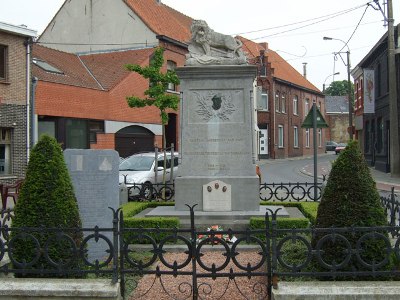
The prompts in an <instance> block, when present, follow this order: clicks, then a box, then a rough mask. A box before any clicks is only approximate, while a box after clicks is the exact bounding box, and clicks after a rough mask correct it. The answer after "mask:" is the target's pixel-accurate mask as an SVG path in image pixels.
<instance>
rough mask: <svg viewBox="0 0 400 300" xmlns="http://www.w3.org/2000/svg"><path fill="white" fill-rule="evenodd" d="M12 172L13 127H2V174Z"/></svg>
mask: <svg viewBox="0 0 400 300" xmlns="http://www.w3.org/2000/svg"><path fill="white" fill-rule="evenodd" d="M7 174H11V129H7V128H1V127H0V175H7Z"/></svg>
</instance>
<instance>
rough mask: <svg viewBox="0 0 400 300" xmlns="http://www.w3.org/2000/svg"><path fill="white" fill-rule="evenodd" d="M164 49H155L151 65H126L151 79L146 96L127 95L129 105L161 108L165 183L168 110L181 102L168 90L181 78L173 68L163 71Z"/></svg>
mask: <svg viewBox="0 0 400 300" xmlns="http://www.w3.org/2000/svg"><path fill="white" fill-rule="evenodd" d="M163 53H164V49H163V48H161V47H158V48H156V49H155V51H154V55H153V56H152V57H151V59H150V63H149V66H145V67H142V66H140V65H131V64H128V65H126V66H125V67H126V68H127V69H128V70H129V71H133V72H136V73H138V74H140V75H142V76H143V77H144V78H146V79H149V81H150V82H149V88H148V89H147V90H146V91H145V92H144V95H145V96H146V97H145V98H140V97H137V96H130V97H127V101H128V105H129V107H132V108H135V107H136V108H140V107H145V106H155V107H157V108H158V109H159V110H160V118H161V125H162V141H163V144H162V148H163V149H164V173H163V183H165V170H166V155H165V148H166V138H165V125H166V124H168V112H167V111H168V110H169V109H172V110H175V111H176V110H177V109H178V104H179V97H178V96H177V95H174V94H170V93H168V92H167V90H168V84H170V83H172V84H174V85H178V84H179V78H178V76H177V75H176V73H175V72H174V71H173V70H167V72H165V73H163V72H162V71H161V68H162V66H163V64H164V57H163Z"/></svg>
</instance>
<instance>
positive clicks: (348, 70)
mask: <svg viewBox="0 0 400 300" xmlns="http://www.w3.org/2000/svg"><path fill="white" fill-rule="evenodd" d="M323 39H324V40H325V41H331V40H335V41H340V42H342V43H343V44H344V45H345V46H346V47H347V51H346V52H342V49H343V48H344V47H343V48H342V49H341V50H340V51H339V52H335V53H334V54H335V55H337V54H340V53H346V54H347V64H346V63H345V66H347V85H348V86H347V95H348V96H347V97H348V100H349V138H350V140H352V139H353V103H352V101H351V99H352V97H351V82H350V48H349V45H347V43H346V42H345V41H342V40H341V39H335V38H331V37H327V36H324V37H323Z"/></svg>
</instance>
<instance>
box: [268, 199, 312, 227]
mask: <svg viewBox="0 0 400 300" xmlns="http://www.w3.org/2000/svg"><path fill="white" fill-rule="evenodd" d="M261 205H282V206H285V207H297V208H298V209H299V210H300V211H301V212H302V214H303V215H304V216H305V217H306V218H308V220H309V221H310V223H311V224H315V220H316V218H317V211H318V206H319V202H268V201H261Z"/></svg>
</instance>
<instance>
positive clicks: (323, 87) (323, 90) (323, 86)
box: [322, 72, 340, 94]
mask: <svg viewBox="0 0 400 300" xmlns="http://www.w3.org/2000/svg"><path fill="white" fill-rule="evenodd" d="M339 74H340V72H336V73H333V74H331V75H328V76H327V77H326V78H325V80H324V84H323V85H322V92H323V93H324V94H325V82H326V81H327V80H328V78H329V77H331V76H335V75H339Z"/></svg>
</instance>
